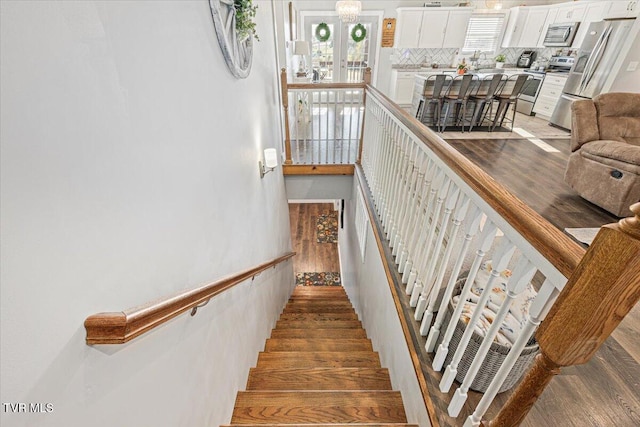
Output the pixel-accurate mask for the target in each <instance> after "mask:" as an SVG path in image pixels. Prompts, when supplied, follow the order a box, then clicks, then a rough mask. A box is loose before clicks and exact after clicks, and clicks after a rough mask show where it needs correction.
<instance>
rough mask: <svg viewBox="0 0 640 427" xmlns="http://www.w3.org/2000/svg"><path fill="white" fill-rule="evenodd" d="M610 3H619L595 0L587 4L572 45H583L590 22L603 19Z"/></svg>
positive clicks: (575, 46) (574, 46)
mask: <svg viewBox="0 0 640 427" xmlns="http://www.w3.org/2000/svg"><path fill="white" fill-rule="evenodd" d="M609 3H617V2H608V1H594V2H592V3H588V4H587V5H586V9H585V13H584V16H583V19H582V21H581V22H580V26H579V27H578V31H577V32H576V36H575V38H574V39H573V43H572V44H571V47H573V48H579V47H580V46H581V45H582V41H583V40H584V37H585V36H586V35H587V30H588V29H589V24H591V23H592V22H598V21H602V19H603V18H604V17H605V14H606V12H607V10H608V9H609Z"/></svg>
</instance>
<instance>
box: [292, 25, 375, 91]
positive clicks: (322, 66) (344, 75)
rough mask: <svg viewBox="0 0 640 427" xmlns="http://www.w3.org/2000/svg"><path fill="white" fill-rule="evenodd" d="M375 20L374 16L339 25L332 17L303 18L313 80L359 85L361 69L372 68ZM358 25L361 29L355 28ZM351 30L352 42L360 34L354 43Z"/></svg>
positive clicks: (361, 78) (361, 76)
mask: <svg viewBox="0 0 640 427" xmlns="http://www.w3.org/2000/svg"><path fill="white" fill-rule="evenodd" d="M378 20H379V17H378V16H360V17H359V19H358V21H357V22H354V23H343V22H341V21H340V19H339V18H338V17H337V16H335V15H307V16H303V28H304V39H305V40H307V41H309V42H310V45H311V55H310V56H311V69H312V72H313V74H314V79H316V80H318V81H321V82H327V83H330V82H331V83H358V82H361V81H362V80H363V76H364V70H365V69H366V68H367V67H371V69H372V70H373V69H374V67H375V63H374V62H375V55H376V46H377V43H378V41H377V38H378ZM323 24H324V25H323ZM359 24H360V25H362V27H358V28H356V26H357V25H359ZM319 28H320V31H319V32H318V29H319ZM354 28H356V31H355V35H356V40H358V39H359V38H360V37H362V36H363V35H364V38H362V40H358V41H356V40H354V37H353V36H352V32H354ZM362 28H364V31H362ZM327 30H328V31H327ZM327 36H328V37H327ZM325 38H326V40H325Z"/></svg>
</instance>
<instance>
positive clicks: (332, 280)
mask: <svg viewBox="0 0 640 427" xmlns="http://www.w3.org/2000/svg"><path fill="white" fill-rule="evenodd" d="M296 286H340V273H339V272H324V273H296Z"/></svg>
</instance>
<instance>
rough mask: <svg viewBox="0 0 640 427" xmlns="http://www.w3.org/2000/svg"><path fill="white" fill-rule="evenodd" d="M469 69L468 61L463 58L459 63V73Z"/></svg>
mask: <svg viewBox="0 0 640 427" xmlns="http://www.w3.org/2000/svg"><path fill="white" fill-rule="evenodd" d="M467 70H468V67H467V62H466V61H465V60H464V59H463V60H462V62H461V63H459V64H458V74H464V73H466V72H467Z"/></svg>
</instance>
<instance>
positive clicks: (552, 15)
mask: <svg viewBox="0 0 640 427" xmlns="http://www.w3.org/2000/svg"><path fill="white" fill-rule="evenodd" d="M557 16H558V9H557V8H555V7H550V8H548V11H547V18H546V19H545V21H544V26H543V27H542V33H540V37H538V44H537V45H536V46H537V47H540V48H544V47H545V46H544V38H545V37H546V35H547V30H548V29H549V25H551V24H553V23H554V22H556V17H557Z"/></svg>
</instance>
